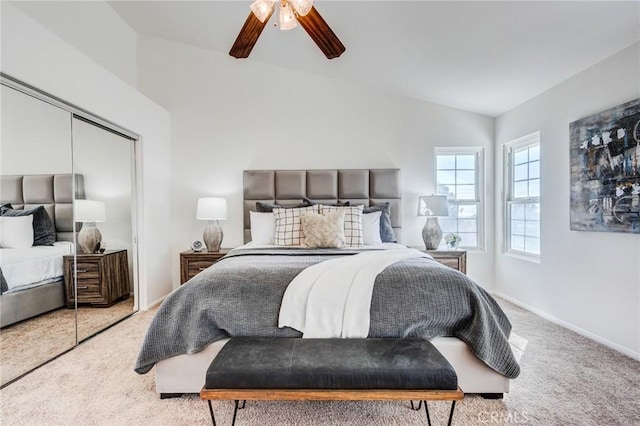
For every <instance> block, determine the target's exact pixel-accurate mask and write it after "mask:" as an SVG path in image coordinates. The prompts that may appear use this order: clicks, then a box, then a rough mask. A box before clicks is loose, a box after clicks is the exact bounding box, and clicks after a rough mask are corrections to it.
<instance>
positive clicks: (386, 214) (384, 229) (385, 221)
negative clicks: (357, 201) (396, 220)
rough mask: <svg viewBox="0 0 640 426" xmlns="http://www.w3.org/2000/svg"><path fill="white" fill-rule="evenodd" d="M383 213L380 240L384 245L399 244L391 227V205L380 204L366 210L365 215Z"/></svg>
mask: <svg viewBox="0 0 640 426" xmlns="http://www.w3.org/2000/svg"><path fill="white" fill-rule="evenodd" d="M374 212H382V214H381V215H380V239H381V240H382V242H383V243H397V242H398V241H397V240H396V235H395V234H394V233H393V227H392V226H391V203H389V202H386V203H380V204H376V205H375V206H369V207H366V206H365V208H364V212H363V213H364V214H367V213H374Z"/></svg>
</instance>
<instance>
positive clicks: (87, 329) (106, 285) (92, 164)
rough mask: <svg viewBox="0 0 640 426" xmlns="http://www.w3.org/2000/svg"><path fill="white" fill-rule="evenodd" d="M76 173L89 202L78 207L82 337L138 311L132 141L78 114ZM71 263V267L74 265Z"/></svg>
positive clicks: (74, 133)
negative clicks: (80, 178) (135, 301)
mask: <svg viewBox="0 0 640 426" xmlns="http://www.w3.org/2000/svg"><path fill="white" fill-rule="evenodd" d="M72 138H73V168H74V172H75V173H76V174H78V175H81V176H82V177H83V181H84V195H85V200H79V201H77V202H76V204H75V209H76V221H77V227H78V228H79V232H78V233H77V234H76V235H77V239H78V244H77V247H78V250H77V253H76V258H75V262H76V264H75V267H76V276H75V278H76V284H77V287H76V290H77V293H76V294H75V295H73V296H75V297H73V296H72V298H71V300H70V301H71V302H76V303H77V306H78V338H79V339H80V340H82V339H84V338H86V337H88V336H91V335H93V334H95V333H96V332H98V331H100V330H102V329H103V328H105V327H106V326H108V325H111V324H114V323H116V322H118V321H119V320H121V319H122V318H124V317H127V316H128V315H130V314H131V312H133V310H134V297H133V295H134V294H133V293H134V292H133V289H134V282H135V279H134V274H133V271H134V270H135V266H134V260H135V250H134V238H133V237H134V233H135V227H134V221H133V219H134V199H135V196H134V188H135V185H134V183H135V180H134V176H133V170H134V169H133V166H134V161H133V159H134V143H135V142H134V141H133V140H132V139H131V138H128V137H126V136H124V135H122V134H119V133H118V132H116V131H114V130H111V129H108V128H105V127H103V126H100V125H98V124H97V123H94V122H92V121H90V120H87V119H84V118H82V117H79V116H76V115H74V117H73V121H72ZM70 263H71V262H68V267H70V266H71V264H70Z"/></svg>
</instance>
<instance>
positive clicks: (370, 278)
mask: <svg viewBox="0 0 640 426" xmlns="http://www.w3.org/2000/svg"><path fill="white" fill-rule="evenodd" d="M418 257H426V258H431V256H430V255H428V254H426V253H424V252H421V251H419V250H415V249H409V248H407V249H396V250H385V251H381V252H367V253H359V254H356V255H351V256H344V257H340V258H338V259H332V260H327V261H324V262H320V263H318V264H315V265H313V266H310V267H308V268H306V269H304V270H303V271H302V272H300V273H299V274H298V275H297V276H296V277H295V278H294V279H293V280H292V281H291V283H290V284H289V286H288V287H287V290H286V291H285V293H284V296H283V298H282V305H281V306H280V317H279V320H278V327H291V328H294V329H296V330H298V331H301V332H302V333H303V335H302V337H306V338H324V337H341V338H356V337H367V336H368V335H369V323H370V310H371V297H372V295H373V284H374V283H375V280H376V277H377V276H378V274H379V273H380V272H382V271H383V270H384V269H385V268H386V267H388V266H390V265H392V264H394V263H396V262H398V261H400V260H406V259H412V258H418Z"/></svg>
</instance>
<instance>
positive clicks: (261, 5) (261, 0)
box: [250, 0, 274, 23]
mask: <svg viewBox="0 0 640 426" xmlns="http://www.w3.org/2000/svg"><path fill="white" fill-rule="evenodd" d="M273 3H274V2H273V1H271V0H256V1H254V2H253V3H251V6H250V9H251V11H252V12H253V14H254V15H256V18H258V19H259V20H260V22H263V23H264V21H266V20H267V18H268V17H269V15H270V14H271V12H272V11H273Z"/></svg>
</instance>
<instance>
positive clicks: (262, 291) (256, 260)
mask: <svg viewBox="0 0 640 426" xmlns="http://www.w3.org/2000/svg"><path fill="white" fill-rule="evenodd" d="M355 252H356V251H345V250H326V249H325V250H313V251H310V250H309V249H278V250H276V251H274V250H258V249H253V250H233V251H231V252H230V253H229V254H228V255H227V256H225V257H224V258H223V259H222V260H220V261H219V262H217V263H216V264H214V265H213V266H212V267H210V268H208V269H207V270H205V271H203V272H202V273H200V274H198V275H197V276H195V277H194V278H192V279H191V280H190V281H189V282H188V283H186V284H185V285H182V286H181V287H180V288H178V289H177V290H176V291H174V292H173V293H171V294H170V295H169V296H168V297H167V298H166V299H165V301H164V302H163V303H162V305H161V306H160V307H159V309H158V312H157V313H156V315H155V317H154V318H153V320H152V322H151V325H150V327H149V330H148V331H147V334H146V337H145V339H144V342H143V344H142V348H141V350H140V353H139V354H138V359H137V361H136V365H135V371H136V372H137V373H139V374H144V373H147V372H148V371H149V370H151V368H152V367H153V365H154V364H155V363H156V362H158V361H161V360H163V359H166V358H170V357H173V356H176V355H181V354H192V353H196V352H199V351H201V350H202V349H204V348H205V347H206V346H207V345H209V344H210V343H212V342H215V341H217V340H220V339H224V338H227V337H250V336H254V337H300V336H301V333H300V332H298V331H296V330H293V329H291V328H282V329H281V328H278V325H277V324H278V314H279V311H280V302H281V300H282V296H283V295H284V292H285V289H286V287H287V285H288V284H289V282H291V280H292V279H293V278H294V277H295V276H296V275H297V274H298V273H299V272H300V271H301V270H303V269H304V268H306V267H308V266H310V265H313V264H315V263H318V262H321V261H323V260H327V259H330V258H334V257H335V256H341V255H348V254H352V253H355ZM510 332H511V323H510V322H509V320H508V318H507V317H506V315H505V314H504V312H503V311H502V309H501V308H500V307H499V306H498V304H497V303H496V301H495V300H494V299H493V297H491V295H489V294H488V293H487V292H486V291H485V290H483V289H482V288H481V287H480V286H478V285H477V284H475V283H474V282H473V281H472V280H470V279H469V278H468V277H467V276H466V275H464V274H462V273H460V272H458V271H455V270H453V269H451V268H448V267H446V266H443V265H441V264H440V263H437V262H436V261H434V260H431V259H425V258H419V259H410V260H406V261H401V262H398V263H395V264H393V265H391V266H389V267H388V268H386V269H385V270H384V271H383V272H382V273H380V274H379V275H378V277H377V278H376V281H375V285H374V290H373V298H372V301H371V325H370V332H369V337H395V338H403V337H418V338H424V339H432V338H434V337H438V336H455V337H457V338H459V339H461V340H463V341H464V342H466V343H467V344H468V345H469V347H470V348H471V350H472V351H473V353H474V354H475V355H476V356H477V357H478V358H479V359H481V360H482V361H483V362H485V363H486V364H487V365H488V366H489V367H491V368H492V369H494V370H495V371H497V372H499V373H501V374H503V375H504V376H506V377H509V378H515V377H517V376H518V374H519V373H520V367H519V366H518V364H517V362H516V360H515V358H514V357H513V353H512V352H511V348H510V346H509V342H508V338H509V333H510Z"/></svg>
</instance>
